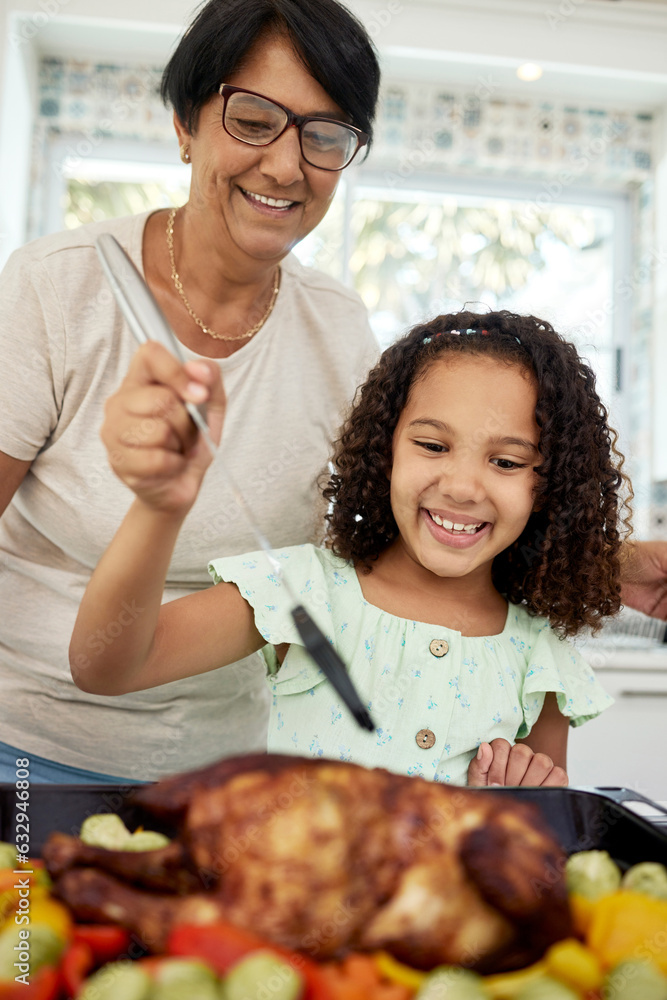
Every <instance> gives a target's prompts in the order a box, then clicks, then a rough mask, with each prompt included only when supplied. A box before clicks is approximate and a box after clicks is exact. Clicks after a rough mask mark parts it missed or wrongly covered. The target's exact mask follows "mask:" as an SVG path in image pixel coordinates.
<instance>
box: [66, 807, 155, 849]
mask: <svg viewBox="0 0 667 1000" xmlns="http://www.w3.org/2000/svg"><path fill="white" fill-rule="evenodd" d="M79 836H80V837H81V840H82V841H83V842H84V844H89V845H90V846H91V847H104V848H106V850H108V851H155V850H157V849H158V848H159V847H166V846H167V844H168V843H169V837H165V835H164V834H163V833H157V832H156V831H155V830H135V832H134V833H130V831H129V830H128V829H127V827H126V826H125V824H124V823H123V821H122V819H121V818H120V816H116V814H115V813H96V814H95V815H94V816H89V817H88V819H86V820H84V822H83V825H82V826H81V832H80V834H79Z"/></svg>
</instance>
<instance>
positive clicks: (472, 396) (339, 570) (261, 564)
mask: <svg viewBox="0 0 667 1000" xmlns="http://www.w3.org/2000/svg"><path fill="white" fill-rule="evenodd" d="M183 399H188V400H191V401H193V402H196V403H200V402H202V400H204V399H207V400H208V409H209V421H210V424H211V428H212V433H213V435H214V437H215V438H216V440H217V438H218V436H219V428H220V425H221V423H222V410H223V398H222V390H221V387H220V385H219V376H217V374H216V369H215V368H214V366H212V365H211V366H207V365H202V364H200V363H189V364H187V365H186V366H185V367H184V368H181V366H180V365H179V364H178V362H177V361H175V360H174V359H173V358H171V357H170V356H169V355H168V354H167V352H166V351H164V350H163V349H162V348H161V347H160V346H159V345H157V344H150V345H146V346H145V347H144V348H142V349H140V351H139V352H137V356H136V358H135V360H134V362H133V365H132V369H131V371H130V373H129V375H128V377H127V379H126V380H125V382H124V383H123V386H122V387H121V389H120V391H119V392H118V393H117V395H116V396H115V397H114V398H113V399H112V400H111V402H110V404H109V406H108V412H107V423H106V426H105V430H104V432H103V436H104V438H105V443H106V444H107V447H108V449H109V451H110V454H111V459H112V462H113V464H114V466H115V469H116V471H117V472H118V474H119V475H120V476H121V478H122V479H123V480H124V481H125V482H126V483H127V484H128V485H129V486H130V487H131V488H132V489H133V490H134V492H135V493H136V499H135V501H134V503H133V505H132V507H131V508H130V510H129V512H128V514H127V516H126V518H125V520H124V522H123V524H122V526H121V528H120V529H119V531H118V533H117V535H116V536H115V538H114V540H113V542H112V544H111V546H110V547H109V549H108V550H107V552H106V553H105V555H104V557H103V558H102V560H101V561H100V563H99V565H98V567H97V569H96V570H95V573H94V574H93V577H92V580H91V582H90V584H89V586H88V589H87V591H86V595H85V597H84V600H83V603H82V605H81V609H80V612H79V616H78V619H77V623H76V627H75V630H74V635H73V638H72V644H71V650H70V660H71V666H72V674H73V677H74V680H75V681H76V683H77V684H78V685H79V686H80V687H82V688H83V689H84V690H85V691H89V692H93V693H96V694H107V695H117V694H123V693H125V692H128V691H137V690H141V689H144V688H149V687H152V686H154V685H158V684H164V683H168V682H170V681H174V680H177V679H179V678H183V677H187V676H190V675H193V674H197V673H201V672H204V671H209V670H215V669H217V668H220V667H224V665H225V664H228V663H233V662H234V661H235V660H239V659H240V658H241V657H243V656H247V655H248V654H250V653H251V652H253V651H255V650H261V652H262V655H263V657H264V660H265V662H266V667H267V671H268V677H269V681H270V684H271V688H272V691H273V707H272V713H271V719H270V723H269V734H268V749H269V751H272V752H283V753H293V754H301V755H305V756H318V757H329V758H339V759H341V760H351V761H355V762H357V763H361V764H364V765H367V766H379V767H386V768H388V769H389V770H392V771H397V772H401V773H405V774H418V775H421V776H423V777H425V778H431V779H434V780H437V781H446V782H454V783H465V782H466V778H468V780H469V782H470V783H471V784H515V785H518V784H532V785H539V784H566V783H567V775H566V773H565V754H566V742H567V727H568V723H569V724H570V725H579V724H580V723H582V722H585V721H586V720H587V719H590V718H593V717H594V716H596V715H597V714H598V713H599V712H600V711H602V710H603V709H604V708H606V707H607V705H608V704H610V703H611V699H610V698H609V697H608V696H607V695H606V694H605V693H604V691H603V690H602V688H601V687H600V685H599V684H598V682H597V681H596V680H595V677H594V676H593V673H592V672H591V670H590V669H589V668H588V667H587V666H586V664H585V663H584V662H583V661H582V660H581V658H580V657H579V655H578V653H577V652H576V651H575V650H574V648H573V647H572V646H571V645H570V644H569V643H568V642H567V641H566V640H565V638H564V637H565V636H573V635H575V634H576V633H577V632H579V631H580V630H581V629H582V628H584V627H593V628H595V627H596V626H597V625H598V624H599V623H600V620H601V619H602V618H603V617H604V616H606V615H611V614H614V613H615V612H616V611H617V610H618V608H619V605H620V583H619V549H620V545H621V538H620V535H619V517H620V516H621V514H623V513H624V509H623V501H622V500H621V498H620V493H619V490H620V488H621V486H622V484H623V481H624V477H623V475H622V473H621V472H620V464H621V462H622V457H621V456H620V455H619V453H618V452H617V451H616V449H615V447H614V442H615V435H614V432H613V431H611V430H610V428H609V427H608V425H607V421H606V411H605V408H604V406H603V405H602V403H601V402H600V400H599V398H598V396H597V394H596V391H595V380H594V376H593V374H592V372H591V370H590V369H589V368H588V367H587V366H586V365H585V364H584V363H583V362H582V361H581V359H580V358H579V357H578V355H577V352H576V350H575V348H574V347H573V345H572V344H569V343H567V342H566V341H565V340H563V339H562V338H561V337H560V336H559V335H558V334H557V333H555V332H554V330H553V329H552V327H551V326H549V324H548V323H544V322H542V321H540V320H538V319H535V318H534V317H530V316H529V317H522V316H516V315H513V314H511V313H508V312H498V313H488V314H485V315H476V314H473V313H468V312H464V313H459V314H456V315H447V316H439V317H438V318H437V319H435V320H433V321H432V322H430V323H428V324H426V325H424V326H419V327H416V328H415V329H413V330H412V331H411V332H410V333H409V334H408V335H407V336H405V337H404V338H403V339H402V340H400V341H398V342H397V343H396V344H394V345H393V346H392V347H390V348H389V349H388V350H387V351H385V352H384V354H383V356H382V358H381V359H380V361H379V363H378V365H377V366H376V367H375V369H373V371H372V372H371V373H370V375H369V377H368V379H367V381H366V383H365V385H364V386H363V387H362V389H361V390H360V394H359V395H358V399H357V401H356V404H355V406H354V408H353V410H352V413H351V415H350V417H349V419H348V421H347V423H346V425H345V427H344V429H343V432H342V436H341V438H340V440H339V441H338V442H337V445H336V448H335V457H334V469H335V471H334V473H333V474H332V476H331V478H330V481H329V484H328V486H327V487H326V489H325V490H324V496H325V498H326V500H328V501H329V502H330V513H329V514H328V515H327V519H328V522H329V532H328V540H327V541H328V544H327V547H326V548H316V547H314V546H313V545H300V546H293V547H290V548H287V549H282V550H280V551H279V552H278V557H279V559H280V560H281V561H282V564H283V568H284V572H285V574H286V576H287V577H288V578H289V580H290V582H291V584H292V587H293V589H294V590H295V591H296V592H297V594H298V595H299V596H300V597H301V598H302V600H303V603H304V604H305V605H306V606H307V607H308V609H309V610H310V611H311V613H312V615H313V617H314V618H315V620H316V621H317V622H318V623H319V625H320V627H321V628H322V629H323V631H324V632H325V634H326V636H327V637H328V639H329V640H330V641H331V642H332V643H333V645H334V646H335V648H336V649H337V650H338V652H339V653H340V655H341V657H342V658H343V660H344V661H345V663H346V664H347V665H348V669H349V672H350V675H351V678H352V680H353V682H354V684H355V686H356V687H357V690H358V691H359V692H360V694H361V696H362V699H363V700H364V701H365V702H367V704H368V707H369V710H370V712H371V714H372V716H373V719H374V722H375V724H376V726H377V729H376V731H375V732H373V733H368V732H365V731H363V730H361V729H360V728H359V727H358V726H357V725H356V723H355V721H354V719H353V718H352V716H351V715H350V714H349V713H348V712H347V710H346V708H345V706H344V705H343V704H341V702H340V700H339V699H338V696H337V695H336V692H335V691H334V690H333V688H332V687H331V686H330V684H329V683H328V681H327V680H326V679H325V677H324V675H323V674H322V673H321V672H320V670H319V669H318V668H317V666H316V665H315V664H314V663H313V662H312V661H311V660H310V659H309V657H308V656H307V654H306V653H305V650H304V649H303V646H302V645H301V643H300V639H299V636H298V634H297V632H296V629H295V627H294V625H293V623H292V619H291V616H290V607H291V603H290V600H289V598H288V597H287V595H286V594H285V592H284V590H283V589H282V588H281V586H280V584H279V583H278V582H277V580H276V578H275V577H274V576H273V574H272V572H271V567H270V566H269V564H268V562H267V560H266V558H265V556H264V555H263V554H262V553H250V554H247V555H240V556H235V557H227V558H222V559H213V561H212V562H211V563H210V566H209V570H210V573H211V575H212V577H213V579H214V581H215V582H216V583H217V586H215V587H212V588H210V589H208V590H206V591H202V592H201V593H199V594H196V595H191V596H188V597H184V598H181V599H178V600H175V601H172V602H170V603H168V604H166V605H163V606H161V605H160V601H161V596H162V590H163V583H164V579H165V575H166V571H167V567H168V565H169V561H170V558H171V554H172V551H173V547H174V545H175V543H176V540H177V536H178V532H179V528H180V526H181V524H182V522H183V519H184V518H185V516H186V514H187V512H188V510H189V509H190V507H191V506H192V504H193V503H194V501H195V498H196V495H197V491H198V489H199V485H200V483H201V480H202V477H203V475H204V472H205V469H206V466H207V465H208V464H209V462H210V455H209V453H208V450H207V448H206V445H205V444H204V442H203V441H202V440H201V439H197V437H196V434H195V431H194V428H193V425H192V423H191V421H190V419H189V417H188V415H187V412H186V410H185V408H184V407H183V405H182V400H183ZM286 405H289V401H287V403H286ZM241 485H242V484H241ZM251 499H252V498H251V497H250V500H251ZM623 523H624V524H626V523H627V520H624V521H623ZM128 609H131V611H128ZM123 615H125V618H123ZM112 625H113V626H114V627H113V628H112V627H111V626H112Z"/></svg>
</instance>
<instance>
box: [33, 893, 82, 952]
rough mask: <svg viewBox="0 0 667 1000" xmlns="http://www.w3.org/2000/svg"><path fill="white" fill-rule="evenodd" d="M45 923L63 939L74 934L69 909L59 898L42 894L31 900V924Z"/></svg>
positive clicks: (66, 939)
mask: <svg viewBox="0 0 667 1000" xmlns="http://www.w3.org/2000/svg"><path fill="white" fill-rule="evenodd" d="M34 924H45V925H46V926H47V927H50V928H51V930H52V931H53V932H54V933H55V934H56V935H57V936H58V937H59V938H61V939H62V940H63V941H68V940H69V938H70V937H71V935H72V917H71V916H70V913H69V910H68V909H67V908H66V907H65V906H63V904H62V903H59V902H58V900H57V899H52V898H51V897H49V896H40V897H38V898H37V899H31V901H30V925H26V926H29V927H31V926H33V925H34Z"/></svg>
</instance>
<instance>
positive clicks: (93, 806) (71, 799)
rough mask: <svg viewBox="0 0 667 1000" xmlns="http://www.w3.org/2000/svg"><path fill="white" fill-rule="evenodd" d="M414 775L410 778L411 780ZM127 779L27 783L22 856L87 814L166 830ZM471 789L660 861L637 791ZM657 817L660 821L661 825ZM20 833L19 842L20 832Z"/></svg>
mask: <svg viewBox="0 0 667 1000" xmlns="http://www.w3.org/2000/svg"><path fill="white" fill-rule="evenodd" d="M415 780H417V779H415ZM133 787H136V786H127V785H125V786H124V785H32V786H31V787H30V797H29V799H28V809H27V816H28V820H29V837H30V841H29V845H30V852H29V853H30V855H31V856H33V857H35V856H37V855H39V854H40V852H41V849H42V846H43V844H44V841H45V840H46V838H47V836H48V835H49V834H50V833H52V832H54V831H56V830H58V831H60V832H61V833H71V834H77V833H78V832H79V827H80V826H81V824H82V822H83V821H84V819H86V817H87V816H90V815H92V814H93V813H103V812H114V813H118V815H119V816H120V817H121V819H122V820H123V821H124V822H125V824H126V825H127V826H128V828H129V829H130V830H134V829H135V828H136V827H137V826H140V825H144V826H145V827H146V828H147V829H149V830H159V831H160V832H162V833H166V834H167V835H168V836H171V835H173V834H174V832H175V831H174V830H173V828H170V827H169V826H168V825H165V824H164V823H163V822H160V821H159V820H157V819H155V818H154V817H153V816H152V815H150V814H148V813H146V812H145V811H144V810H143V809H140V808H139V807H138V806H136V805H134V804H133V803H132V801H131V792H132V789H133ZM474 792H475V794H476V795H489V794H490V795H503V796H506V795H509V796H511V797H513V798H516V799H518V800H519V801H521V802H531V803H533V804H534V805H536V806H537V808H538V809H539V810H540V812H541V813H542V816H543V817H544V819H545V820H546V822H547V823H548V824H549V826H550V827H551V829H552V831H553V833H554V834H555V835H556V837H557V838H558V840H559V841H560V843H561V844H562V846H563V848H564V849H565V851H566V852H567V853H568V854H572V853H574V852H575V851H588V850H593V849H597V850H604V851H608V852H609V854H610V855H611V856H612V857H613V858H614V860H615V861H616V862H617V863H618V864H619V865H620V866H621V867H622V868H627V867H629V866H630V865H634V864H637V862H639V861H659V862H661V863H662V864H665V865H667V810H665V809H663V808H662V807H661V806H659V805H658V804H657V803H654V802H651V800H650V799H647V798H646V797H645V796H643V795H641V794H640V793H639V792H633V791H630V790H629V789H626V788H494V789H493V791H492V792H490V791H489V790H487V789H484V788H480V789H475V790H474ZM632 802H642V803H645V804H648V805H649V806H651V807H652V811H653V812H655V813H657V814H658V822H657V823H649V822H648V821H647V820H646V819H644V818H642V817H641V816H638V815H636V814H635V813H634V812H632V811H631V810H630V809H628V808H627V807H626V805H624V803H632ZM16 805H17V799H16V792H15V789H14V786H13V785H8V784H0V840H3V841H7V842H9V843H15V842H16V833H17V829H16V827H17V824H18V823H22V824H24V825H23V826H22V827H21V829H22V830H23V831H25V820H24V819H23V817H24V816H25V815H26V814H25V813H24V812H22V811H21V812H19V811H17V808H16ZM661 821H662V826H661ZM21 840H22V841H23V842H25V837H22V838H21Z"/></svg>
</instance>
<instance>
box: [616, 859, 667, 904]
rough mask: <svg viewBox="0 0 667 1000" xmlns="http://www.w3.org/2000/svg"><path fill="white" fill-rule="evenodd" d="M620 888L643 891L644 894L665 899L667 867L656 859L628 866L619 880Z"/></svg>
mask: <svg viewBox="0 0 667 1000" xmlns="http://www.w3.org/2000/svg"><path fill="white" fill-rule="evenodd" d="M621 889H632V891H633V892H643V893H644V895H645V896H654V897H655V898H656V899H667V868H665V866H664V865H660V864H658V862H657V861H642V863H641V864H639V865H633V866H632V868H629V869H628V870H627V872H626V873H625V875H624V876H623V878H622V880H621Z"/></svg>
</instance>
